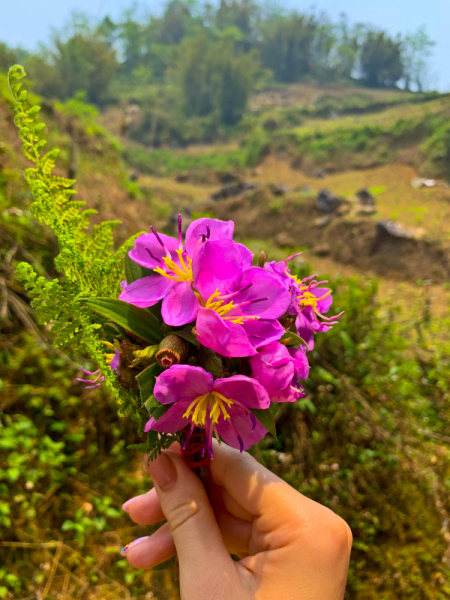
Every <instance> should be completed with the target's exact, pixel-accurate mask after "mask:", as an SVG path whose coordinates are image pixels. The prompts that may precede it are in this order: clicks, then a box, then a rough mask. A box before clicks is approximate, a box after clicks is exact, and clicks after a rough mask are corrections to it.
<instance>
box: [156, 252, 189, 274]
mask: <svg viewBox="0 0 450 600" xmlns="http://www.w3.org/2000/svg"><path fill="white" fill-rule="evenodd" d="M176 253H177V254H178V258H179V261H180V263H179V264H177V263H176V262H175V261H174V260H172V257H171V256H170V254H167V256H165V257H164V258H163V259H162V260H163V263H164V268H162V267H156V269H153V270H154V271H156V273H159V274H160V275H162V276H163V277H166V279H171V280H172V281H177V282H179V283H180V282H182V281H193V280H194V276H193V274H192V259H191V258H189V256H186V261H187V262H185V260H184V258H183V248H178V250H176Z"/></svg>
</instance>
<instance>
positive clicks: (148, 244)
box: [128, 233, 179, 269]
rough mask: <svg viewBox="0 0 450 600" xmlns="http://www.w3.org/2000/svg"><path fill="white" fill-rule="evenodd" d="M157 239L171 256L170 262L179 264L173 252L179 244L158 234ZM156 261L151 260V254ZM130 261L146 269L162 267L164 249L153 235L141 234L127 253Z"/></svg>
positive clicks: (162, 234)
mask: <svg viewBox="0 0 450 600" xmlns="http://www.w3.org/2000/svg"><path fill="white" fill-rule="evenodd" d="M158 237H159V239H160V240H161V241H162V243H163V244H164V246H165V247H166V248H167V250H169V252H170V254H171V255H172V260H173V261H174V262H176V263H177V264H178V263H179V260H178V255H177V253H176V252H175V250H177V248H179V242H178V240H176V239H175V238H173V237H170V236H168V235H164V233H158ZM150 253H151V254H153V256H154V257H155V258H156V259H157V260H155V259H154V258H152V256H151V254H150ZM128 254H129V257H130V258H131V260H133V261H134V262H135V263H137V264H138V265H141V266H142V267H146V268H147V269H155V268H156V267H161V266H162V264H161V263H162V259H163V257H164V256H166V252H165V250H164V248H163V247H162V246H161V244H160V243H159V241H158V239H157V237H156V235H155V234H154V233H143V234H142V235H140V236H139V237H138V238H137V239H136V241H135V242H134V246H133V249H132V250H130V252H129V253H128Z"/></svg>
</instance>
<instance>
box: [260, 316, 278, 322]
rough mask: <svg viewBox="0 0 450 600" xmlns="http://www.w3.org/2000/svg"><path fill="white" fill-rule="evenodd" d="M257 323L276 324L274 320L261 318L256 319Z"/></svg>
mask: <svg viewBox="0 0 450 600" xmlns="http://www.w3.org/2000/svg"><path fill="white" fill-rule="evenodd" d="M258 321H263V322H265V323H276V322H277V320H276V319H262V318H261V317H260V318H259V319H258Z"/></svg>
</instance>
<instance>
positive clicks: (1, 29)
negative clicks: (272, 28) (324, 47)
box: [0, 0, 450, 91]
mask: <svg viewBox="0 0 450 600" xmlns="http://www.w3.org/2000/svg"><path fill="white" fill-rule="evenodd" d="M130 4H131V1H126V0H0V41H4V42H6V43H8V44H9V45H11V46H19V45H20V46H22V47H24V48H28V49H33V48H35V47H36V45H37V43H38V42H41V41H46V40H47V39H48V35H49V33H50V30H51V28H52V27H57V28H58V27H62V26H63V25H64V24H65V23H66V22H67V20H68V18H69V15H70V13H71V12H72V11H74V10H78V11H84V12H86V13H88V14H89V15H91V16H93V17H97V18H101V17H103V16H105V15H106V14H109V15H111V16H112V17H114V16H117V15H119V14H120V13H121V11H122V10H123V9H124V8H125V7H127V6H130ZM139 4H141V5H143V6H146V7H148V8H149V9H150V10H151V11H152V12H155V13H158V12H160V11H161V7H162V5H163V4H164V2H163V0H141V1H140V2H139ZM271 4H272V5H273V4H278V5H283V6H284V7H285V8H293V9H297V10H299V11H307V10H308V9H310V8H311V6H314V7H315V8H316V9H317V10H319V11H322V10H323V11H325V12H326V13H328V14H329V15H330V17H332V18H333V19H337V18H338V17H339V14H340V13H342V12H345V13H346V14H347V15H348V18H349V21H350V23H355V22H364V23H371V24H372V25H375V26H377V27H381V28H383V29H386V30H388V31H389V32H390V33H391V34H393V35H395V34H396V33H398V32H402V33H405V32H410V31H414V30H416V29H417V28H418V27H420V26H421V25H425V26H426V28H427V32H428V35H429V36H430V37H431V39H433V40H434V41H435V42H436V46H435V47H434V49H433V56H432V58H431V61H430V81H431V82H432V84H433V87H434V88H438V89H440V90H442V91H450V60H449V57H450V35H449V25H450V0H426V1H425V0H370V1H367V0H315V1H314V0H307V1H305V2H301V1H300V0H282V1H280V0H275V1H274V0H271Z"/></svg>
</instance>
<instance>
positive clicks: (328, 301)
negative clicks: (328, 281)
mask: <svg viewBox="0 0 450 600" xmlns="http://www.w3.org/2000/svg"><path fill="white" fill-rule="evenodd" d="M329 291H330V290H329V288H313V289H312V290H311V292H312V293H313V294H314V296H316V298H322V296H325V295H326V294H327V293H328V292H329ZM332 304H333V297H332V296H331V294H330V295H329V296H327V297H326V298H324V299H323V300H319V302H318V303H317V310H318V311H319V312H320V313H321V314H322V315H324V314H325V313H327V312H328V311H329V310H330V307H331V305H332Z"/></svg>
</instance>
